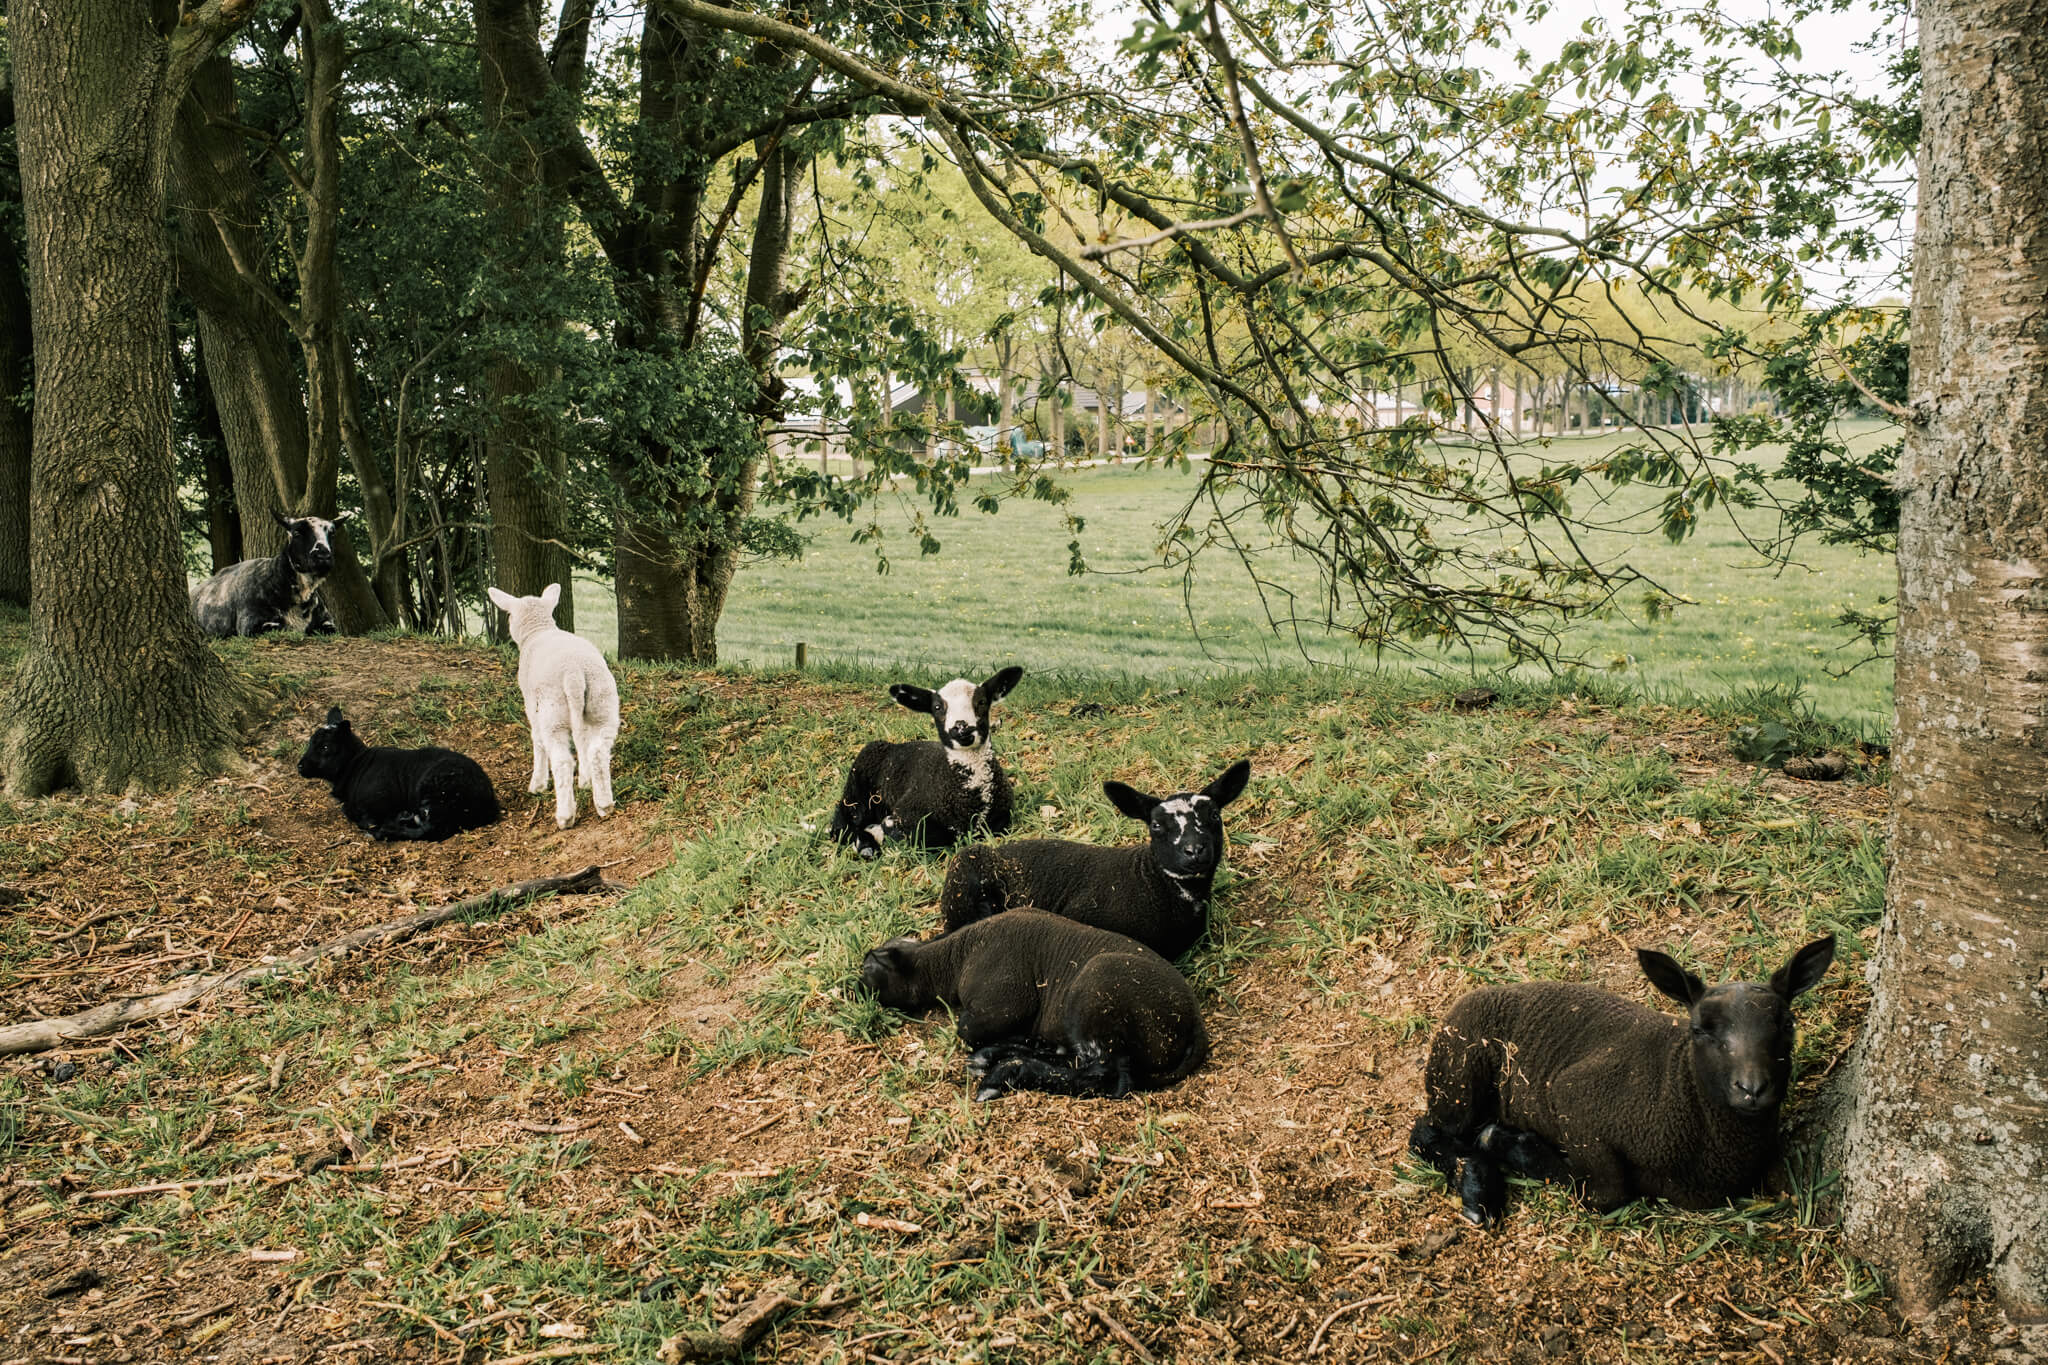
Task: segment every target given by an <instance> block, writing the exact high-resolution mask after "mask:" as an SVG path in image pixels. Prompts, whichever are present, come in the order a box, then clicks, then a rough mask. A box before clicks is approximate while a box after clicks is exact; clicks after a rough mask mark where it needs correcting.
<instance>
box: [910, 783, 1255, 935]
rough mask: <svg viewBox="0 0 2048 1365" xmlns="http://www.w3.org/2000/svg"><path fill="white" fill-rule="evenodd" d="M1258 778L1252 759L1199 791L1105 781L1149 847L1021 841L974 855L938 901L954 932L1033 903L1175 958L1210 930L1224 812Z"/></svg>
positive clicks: (964, 857)
mask: <svg viewBox="0 0 2048 1365" xmlns="http://www.w3.org/2000/svg"><path fill="white" fill-rule="evenodd" d="M1251 775H1252V765H1251V763H1250V762H1249V761H1247V760H1243V759H1240V760H1239V761H1238V762H1236V763H1233V764H1231V765H1230V766H1229V767H1228V768H1226V769H1224V771H1223V775H1222V776H1221V777H1219V778H1217V779H1216V780H1215V781H1214V782H1211V783H1210V784H1209V785H1208V786H1206V787H1204V788H1202V789H1201V790H1200V791H1198V792H1178V793H1176V794H1174V795H1172V796H1168V797H1164V798H1161V797H1157V796H1147V795H1145V794H1144V793H1143V792H1140V791H1134V790H1132V789H1131V788H1130V787H1127V786H1125V785H1124V784H1123V783H1121V782H1105V783H1103V784H1102V790H1103V792H1104V794H1105V795H1107V796H1108V797H1109V799H1110V801H1111V802H1112V803H1113V804H1114V805H1115V806H1116V808H1117V809H1118V810H1120V811H1122V812H1123V813H1124V814H1125V815H1128V816H1130V817H1131V818H1132V819H1133V820H1143V821H1144V822H1145V824H1146V826H1147V828H1149V829H1150V831H1151V834H1152V837H1151V839H1150V840H1149V841H1147V842H1146V843H1142V844H1137V845H1134V846H1131V847H1122V848H1100V847H1097V846H1096V845H1094V844H1079V843H1075V842H1073V841H1072V840H1069V839H1017V840H1013V841H1011V842H1010V843H1006V844H992V845H986V846H984V847H981V848H970V849H967V850H966V851H964V852H962V853H960V854H958V855H957V856H956V857H955V858H954V859H953V865H952V866H951V867H949V868H947V869H946V887H945V890H944V891H943V892H942V893H941V894H940V898H939V914H940V916H941V917H942V919H943V920H944V923H945V927H946V930H947V931H948V932H951V931H953V930H955V929H959V928H962V927H964V926H966V925H969V924H972V923H974V922H975V921H977V920H981V919H985V918H987V917H988V916H990V915H995V914H1000V913H1001V912H1003V911H1005V910H1008V909H1010V908H1011V907H1013V906H1016V907H1023V906H1030V907H1031V908H1033V909H1037V910H1045V911H1049V912H1051V913H1052V914H1055V915H1063V916H1065V917H1066V918H1068V919H1071V920H1079V921H1080V922H1081V923H1083V924H1092V925H1094V926H1095V927H1096V928H1098V929H1110V930H1114V931H1115V932H1116V933H1119V934H1126V935H1128V936H1129V937H1131V938H1134V939H1136V940H1138V942H1140V943H1142V944H1144V945H1145V946H1146V947H1147V948H1150V949H1151V950H1152V951H1153V952H1155V953H1158V954H1159V955H1160V956H1162V957H1165V958H1167V959H1168V960H1172V959H1174V958H1177V957H1179V956H1180V955H1181V954H1182V953H1184V952H1186V951H1187V950H1188V949H1190V948H1192V947H1194V946H1195V944H1197V943H1199V942H1200V941H1201V939H1202V936H1203V935H1204V934H1205V933H1207V932H1208V930H1209V893H1210V890H1211V889H1212V888H1213V887H1214V886H1215V883H1216V868H1217V866H1218V865H1219V864H1221V863H1222V861H1223V842H1224V841H1223V808H1224V807H1225V806H1227V805H1229V804H1230V803H1231V802H1232V801H1235V800H1236V799H1237V797H1238V795H1239V794H1240V793H1241V792H1243V791H1244V787H1245V783H1246V782H1247V781H1249V780H1250V778H1251Z"/></svg>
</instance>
